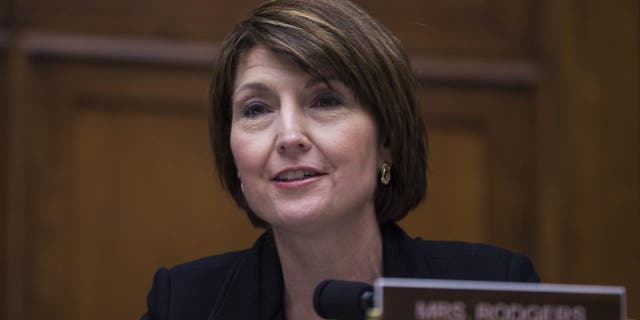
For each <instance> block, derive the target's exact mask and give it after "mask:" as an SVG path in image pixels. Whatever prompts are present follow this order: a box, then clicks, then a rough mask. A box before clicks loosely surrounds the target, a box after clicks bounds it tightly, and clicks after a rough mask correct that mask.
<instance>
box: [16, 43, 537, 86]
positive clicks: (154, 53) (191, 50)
mask: <svg viewBox="0 0 640 320" xmlns="http://www.w3.org/2000/svg"><path fill="white" fill-rule="evenodd" d="M20 45H21V46H23V49H24V52H26V54H28V55H29V56H31V57H45V58H59V59H80V60H111V61H122V62H138V63H160V64H174V65H180V66H193V67H208V66H210V65H211V63H212V62H213V60H214V58H215V55H216V52H217V50H218V48H219V45H220V44H219V43H204V42H194V41H185V40H173V39H153V38H134V37H116V36H106V35H81V34H68V33H51V32H39V31H27V32H25V33H24V34H23V36H22V37H21V40H20ZM410 59H411V61H412V65H413V68H414V70H415V72H416V76H417V77H418V80H419V81H421V82H427V83H447V84H471V85H498V86H532V85H535V84H536V83H537V82H538V79H539V75H538V68H537V66H536V64H535V62H533V61H528V60H476V59H460V58H443V57H436V56H429V55H411V56H410Z"/></svg>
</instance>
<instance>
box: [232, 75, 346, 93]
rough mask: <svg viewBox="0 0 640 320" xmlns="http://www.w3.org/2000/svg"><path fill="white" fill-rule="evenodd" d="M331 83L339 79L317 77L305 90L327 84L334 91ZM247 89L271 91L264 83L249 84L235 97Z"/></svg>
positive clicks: (310, 81) (307, 84) (236, 91)
mask: <svg viewBox="0 0 640 320" xmlns="http://www.w3.org/2000/svg"><path fill="white" fill-rule="evenodd" d="M330 81H337V79H336V78H321V77H316V78H313V79H309V81H307V83H305V85H304V88H305V89H308V88H310V87H313V86H315V85H318V84H325V85H326V86H327V87H329V89H332V90H333V86H332V85H331V84H330V83H329V82H330ZM247 89H252V90H256V91H262V92H265V91H270V89H269V87H268V86H267V85H265V84H264V83H262V82H249V83H245V84H243V85H241V86H240V87H239V88H238V89H236V90H235V91H234V92H233V95H234V96H235V95H236V94H237V93H238V92H240V91H242V90H247Z"/></svg>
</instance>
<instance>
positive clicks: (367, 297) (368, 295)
mask: <svg viewBox="0 0 640 320" xmlns="http://www.w3.org/2000/svg"><path fill="white" fill-rule="evenodd" d="M372 306H373V287H371V285H369V284H368V283H364V282H357V281H342V280H324V281H322V282H320V283H319V284H318V285H317V286H316V289H315V291H314V293H313V308H314V309H315V310H316V313H317V314H318V315H319V316H321V317H323V318H326V319H346V320H362V319H364V318H365V314H366V312H367V309H369V308H371V307H372Z"/></svg>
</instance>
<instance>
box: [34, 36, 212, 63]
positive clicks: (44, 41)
mask: <svg viewBox="0 0 640 320" xmlns="http://www.w3.org/2000/svg"><path fill="white" fill-rule="evenodd" d="M21 45H22V46H23V47H24V50H25V52H26V53H27V54H28V55H29V56H33V57H48V58H62V59H80V60H113V61H123V62H147V63H161V64H176V65H185V66H209V65H210V64H211V62H212V61H213V60H214V57H215V53H216V52H217V49H218V46H217V45H216V44H207V43H203V42H189V41H184V40H171V39H153V38H134V37H117V36H112V35H80V34H67V33H50V32H37V31H28V32H25V34H24V37H23V38H22V40H21Z"/></svg>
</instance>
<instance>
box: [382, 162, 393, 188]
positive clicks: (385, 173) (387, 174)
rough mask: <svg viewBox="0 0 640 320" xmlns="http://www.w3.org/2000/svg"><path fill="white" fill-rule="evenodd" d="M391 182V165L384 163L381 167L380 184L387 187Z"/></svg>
mask: <svg viewBox="0 0 640 320" xmlns="http://www.w3.org/2000/svg"><path fill="white" fill-rule="evenodd" d="M389 181H391V165H390V164H389V163H388V162H383V163H382V165H381V166H380V182H382V184H384V185H387V184H389Z"/></svg>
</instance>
